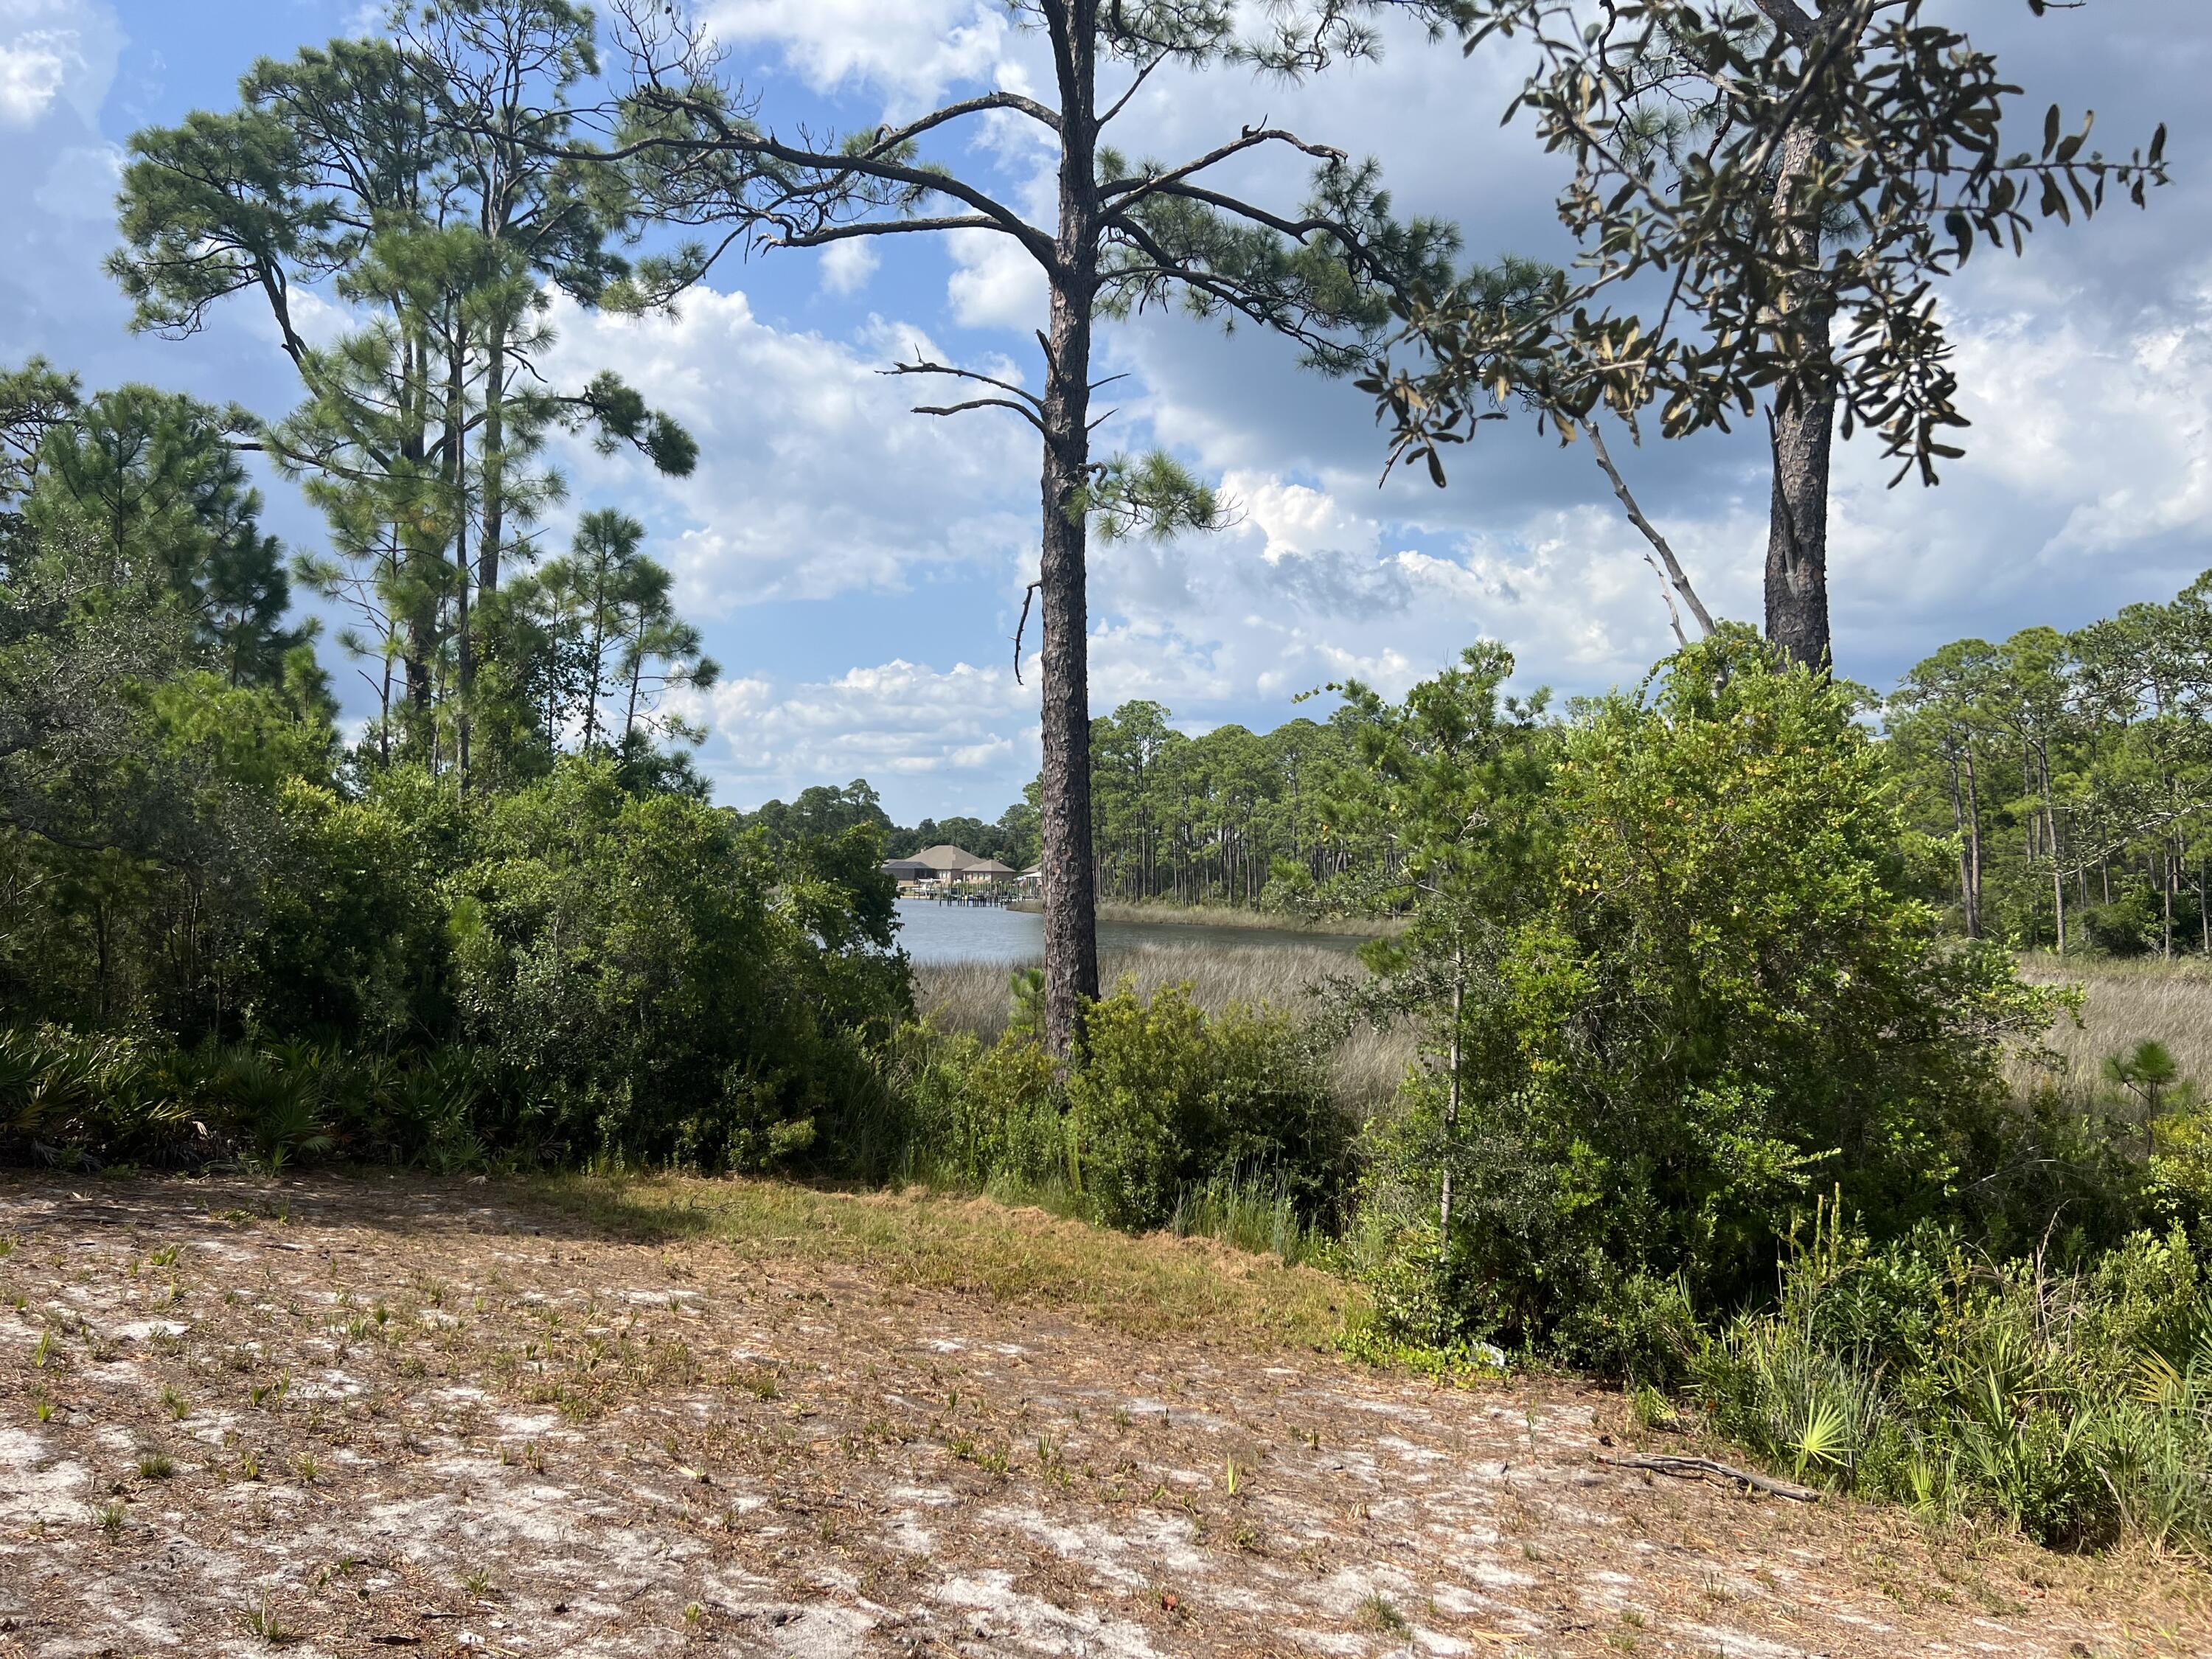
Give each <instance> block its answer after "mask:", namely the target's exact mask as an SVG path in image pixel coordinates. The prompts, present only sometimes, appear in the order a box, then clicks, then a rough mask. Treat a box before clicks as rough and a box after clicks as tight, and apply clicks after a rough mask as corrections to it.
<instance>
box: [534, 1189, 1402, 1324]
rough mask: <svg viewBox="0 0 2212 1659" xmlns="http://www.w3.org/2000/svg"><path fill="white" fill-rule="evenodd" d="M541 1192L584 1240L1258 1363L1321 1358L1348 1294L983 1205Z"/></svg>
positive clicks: (892, 1198) (1201, 1248) (839, 1196)
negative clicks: (589, 1235) (833, 1281)
mask: <svg viewBox="0 0 2212 1659" xmlns="http://www.w3.org/2000/svg"><path fill="white" fill-rule="evenodd" d="M535 1196H536V1197H537V1198H538V1200H540V1201H542V1202H544V1203H545V1204H547V1205H549V1206H551V1207H553V1208H555V1209H557V1210H560V1211H562V1212H565V1213H567V1214H568V1215H570V1216H573V1217H574V1218H577V1219H578V1220H580V1222H582V1223H583V1224H585V1225H586V1226H587V1227H588V1228H589V1229H590V1230H591V1231H592V1232H594V1233H597V1234H599V1235H602V1236H605V1237H612V1238H620V1239H625V1240H635V1241H638V1242H641V1243H653V1244H662V1243H672V1242H677V1241H695V1240H696V1241H709V1242H714V1243H721V1244H725V1245H727V1246H729V1247H730V1248H731V1249H734V1250H736V1251H738V1253H740V1254H741V1255H762V1254H767V1255H775V1256H779V1257H782V1258H785V1259H787V1260H791V1261H810V1262H814V1263H817V1264H819V1265H823V1266H831V1265H835V1266H837V1267H856V1268H860V1269H864V1270H865V1271H866V1272H867V1273H869V1274H870V1275H872V1277H873V1278H875V1279H880V1280H882V1281H883V1282H884V1283H886V1284H890V1285H901V1286H909V1287H917V1288H922V1289H927V1290H931V1291H946V1292H951V1293H953V1294H957V1295H965V1296H976V1297H982V1298H984V1299H985V1300H987V1301H988V1302H991V1303H993V1304H1005V1305H1008V1306H1048V1307H1052V1308H1054V1309H1057V1310H1060V1312H1062V1313H1066V1314H1072V1315H1073V1316H1076V1317H1078V1318H1080V1319H1083V1320H1085V1321H1086V1322H1090V1323H1091V1324H1095V1325H1097V1326H1100V1327H1102V1328H1106V1329H1109V1330H1121V1331H1125V1332H1127V1334H1131V1335H1150V1336H1182V1337H1200V1338H1204V1339H1206V1340H1212V1341H1214V1342H1219V1343H1225V1344H1227V1345H1229V1346H1235V1347H1240V1348H1249V1349H1255V1350H1258V1351H1261V1352H1267V1351H1270V1350H1274V1349H1279V1348H1282V1347H1284V1346H1291V1347H1295V1348H1305V1349H1319V1348H1326V1347H1328V1346H1329V1345H1330V1343H1331V1342H1332V1341H1333V1340H1334V1337H1335V1335H1336V1333H1337V1332H1338V1331H1339V1330H1340V1328H1342V1325H1343V1321H1344V1316H1345V1310H1346V1308H1347V1307H1351V1306H1355V1305H1364V1302H1365V1298H1364V1296H1363V1295H1362V1294H1361V1293H1360V1292H1359V1291H1358V1290H1357V1288H1356V1287H1354V1286H1352V1285H1347V1284H1346V1283H1345V1282H1344V1281H1343V1280H1341V1279H1335V1278H1333V1277H1331V1276H1329V1275H1328V1274H1325V1273H1316V1272H1314V1271H1313V1270H1311V1269H1310V1268H1305V1267H1289V1266H1286V1265H1285V1264H1284V1263H1283V1262H1282V1261H1280V1260H1279V1258H1276V1257H1273V1256H1262V1255H1245V1254H1243V1253H1242V1252H1239V1251H1236V1250H1231V1249H1226V1248H1225V1247H1222V1246H1219V1245H1216V1244H1213V1243H1210V1242H1206V1241H1202V1240H1194V1239H1184V1240H1176V1239H1170V1238H1169V1237H1165V1236H1155V1237H1152V1238H1147V1239H1143V1240H1136V1239H1129V1238H1127V1237H1126V1236H1125V1235H1122V1234H1119V1233H1109V1232H1102V1231H1100V1230H1099V1229H1097V1228H1096V1227H1093V1226H1090V1225H1086V1224H1085V1223H1083V1222H1079V1221H1069V1220H1065V1219H1061V1218H1057V1217H1054V1216H1051V1215H1048V1214H1047V1213H1046V1212H1043V1211H1042V1210H1039V1209H1034V1208H1018V1209H1017V1208H1009V1207H1008V1206H1005V1205H1001V1204H1000V1203H998V1202H996V1201H994V1200H991V1199H987V1198H956V1197H946V1196H944V1195H942V1194H935V1193H932V1192H930V1191H928V1190H927V1189H925V1188H919V1187H914V1188H907V1189H906V1190H905V1191H903V1192H897V1193H874V1194H849V1193H838V1192H824V1191H820V1190H817V1189H816V1188H809V1187H798V1186H793V1185H790V1184H788V1183H786V1182H772V1181H744V1180H734V1179H732V1180H707V1179H703V1178H700V1177H696V1176H625V1177H620V1178H614V1179H610V1178H606V1177H603V1176H566V1177H559V1178H556V1179H552V1180H549V1181H546V1182H541V1183H539V1184H538V1186H537V1188H536V1189H535Z"/></svg>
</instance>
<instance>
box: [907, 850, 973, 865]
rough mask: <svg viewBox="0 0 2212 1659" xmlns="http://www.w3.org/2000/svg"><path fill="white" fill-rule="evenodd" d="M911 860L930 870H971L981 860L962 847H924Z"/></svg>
mask: <svg viewBox="0 0 2212 1659" xmlns="http://www.w3.org/2000/svg"><path fill="white" fill-rule="evenodd" d="M913 862H914V863H916V864H921V865H927V866H928V867H929V868H930V869H932V870H972V869H974V868H975V866H977V865H978V864H980V863H981V862H982V860H981V859H979V858H977V857H976V856H975V854H973V853H971V852H969V851H968V850H967V849H966V848H962V847H925V848H922V849H921V851H920V852H919V853H916V854H915V855H914V859H913Z"/></svg>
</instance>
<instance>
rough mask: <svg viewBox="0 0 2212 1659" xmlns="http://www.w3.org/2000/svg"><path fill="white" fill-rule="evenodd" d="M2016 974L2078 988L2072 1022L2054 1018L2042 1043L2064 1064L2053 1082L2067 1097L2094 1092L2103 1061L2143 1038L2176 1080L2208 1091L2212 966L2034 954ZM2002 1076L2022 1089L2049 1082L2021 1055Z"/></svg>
mask: <svg viewBox="0 0 2212 1659" xmlns="http://www.w3.org/2000/svg"><path fill="white" fill-rule="evenodd" d="M2020 970H2021V977H2022V978H2023V979H2027V980H2031V981H2034V982H2036V983H2038V984H2043V985H2054V984H2056V985H2079V986H2081V987H2082V990H2083V992H2084V994H2085V995H2084V1001H2083V1004H2082V1008H2081V1019H2080V1021H2079V1022H2078V1023H2077V1022H2076V1021H2075V1019H2074V1018H2071V1017H2070V1016H2069V1017H2065V1018H2060V1019H2059V1020H2058V1021H2057V1024H2054V1025H2053V1026H2052V1027H2051V1031H2050V1033H2049V1035H2048V1036H2045V1039H2044V1042H2045V1047H2047V1048H2049V1049H2051V1052H2052V1053H2054V1054H2057V1055H2058V1056H2059V1058H2060V1059H2061V1060H2063V1063H2064V1064H2063V1070H2062V1071H2061V1072H2059V1073H2057V1082H2058V1084H2059V1086H2060V1087H2061V1088H2062V1089H2063V1091H2065V1092H2066V1093H2067V1094H2069V1096H2073V1097H2078V1098H2081V1099H2085V1100H2086V1099H2088V1098H2090V1097H2094V1096H2095V1095H2097V1094H2098V1093H2099V1092H2100V1089H2101V1088H2102V1076H2103V1067H2104V1064H2105V1061H2106V1060H2108V1059H2110V1058H2111V1057H2112V1055H2114V1054H2119V1053H2121V1052H2122V1051H2124V1050H2125V1049H2129V1048H2133V1047H2134V1046H2135V1045H2136V1043H2138V1042H2142V1041H2144V1040H2145V1039H2147V1038H2148V1039H2150V1040H2153V1041H2155V1042H2161V1043H2164V1044H2165V1045H2166V1048H2168V1049H2169V1050H2170V1051H2171V1052H2172V1054H2173V1057H2174V1059H2175V1060H2178V1061H2179V1063H2180V1066H2181V1075H2182V1076H2183V1077H2185V1078H2188V1079H2194V1080H2195V1081H2196V1082H2197V1084H2198V1085H2200V1086H2212V963H2201V962H2166V961H2162V960H2160V959H2158V958H2155V957H2137V958H2134V959H2124V958H2110V957H2092V958H2087V959H2085V958H2081V957H2063V958H2062V957H2055V956H2052V955H2051V954H2049V953H2048V952H2043V951H2036V952H2031V953H2028V954H2026V955H2023V956H2022V957H2021V959H2020ZM2010 1076H2011V1080H2012V1082H2013V1085H2014V1086H2015V1088H2018V1089H2021V1090H2022V1091H2026V1090H2028V1089H2032V1088H2033V1087H2036V1086H2038V1085H2041V1084H2045V1083H2048V1082H2050V1081H2051V1080H2052V1079H2051V1074H2050V1073H2045V1072H2042V1071H2040V1070H2039V1069H2038V1068H2037V1067H2036V1066H2034V1065H2033V1063H2032V1062H2031V1061H2030V1060H2028V1058H2027V1056H2025V1055H2015V1057H2014V1059H2013V1061H2012V1063H2011V1066H2010Z"/></svg>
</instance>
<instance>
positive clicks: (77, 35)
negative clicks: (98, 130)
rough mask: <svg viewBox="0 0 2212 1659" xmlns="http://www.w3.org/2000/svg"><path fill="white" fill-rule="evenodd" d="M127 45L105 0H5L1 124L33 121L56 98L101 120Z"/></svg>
mask: <svg viewBox="0 0 2212 1659" xmlns="http://www.w3.org/2000/svg"><path fill="white" fill-rule="evenodd" d="M122 49H123V33H122V30H121V28H120V27H118V24H117V22H116V21H115V13H114V11H113V9H112V8H111V7H110V6H108V5H107V4H106V3H105V0H0V126H12V127H27V126H32V125H36V124H37V123H38V122H39V121H40V120H41V119H42V118H44V117H45V116H46V112H47V111H48V110H50V109H52V107H53V106H54V105H55V103H56V102H57V101H64V102H66V103H68V104H69V105H70V107H71V108H72V109H74V110H75V111H76V113H77V115H78V116H79V117H80V118H82V119H83V121H84V122H85V123H86V125H93V124H94V123H96V122H97V121H98V119H99V116H100V104H101V103H102V101H103V100H105V99H106V96H107V88H108V87H109V85H110V83H111V82H112V81H113V80H114V78H115V64H116V60H117V58H118V57H119V56H120V54H121V52H122Z"/></svg>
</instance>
